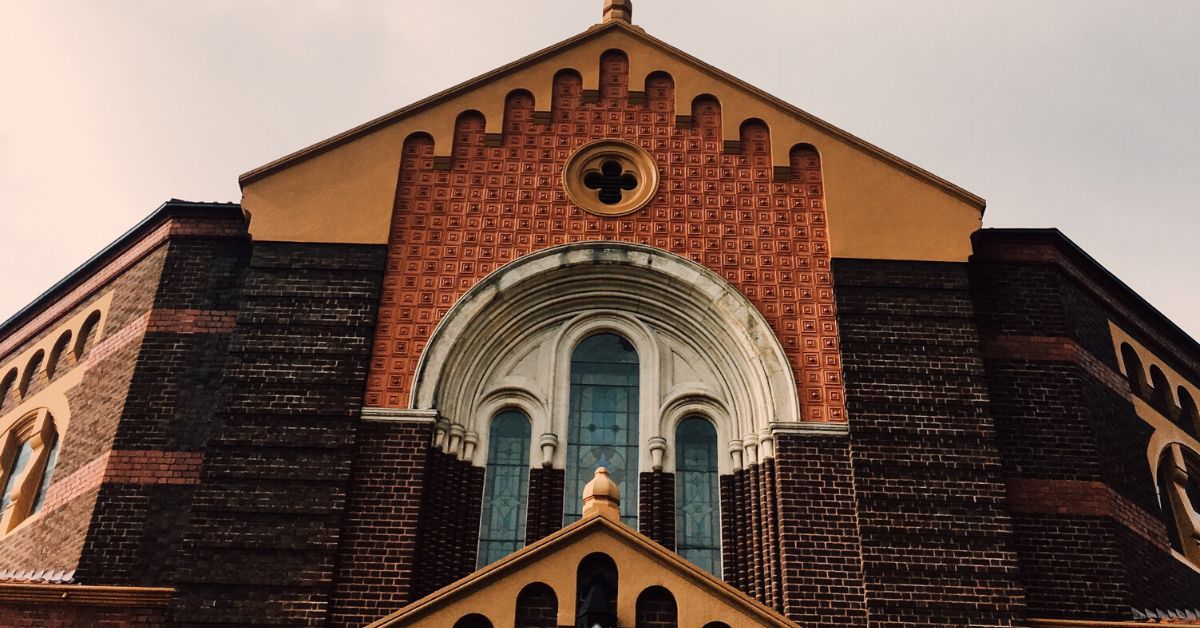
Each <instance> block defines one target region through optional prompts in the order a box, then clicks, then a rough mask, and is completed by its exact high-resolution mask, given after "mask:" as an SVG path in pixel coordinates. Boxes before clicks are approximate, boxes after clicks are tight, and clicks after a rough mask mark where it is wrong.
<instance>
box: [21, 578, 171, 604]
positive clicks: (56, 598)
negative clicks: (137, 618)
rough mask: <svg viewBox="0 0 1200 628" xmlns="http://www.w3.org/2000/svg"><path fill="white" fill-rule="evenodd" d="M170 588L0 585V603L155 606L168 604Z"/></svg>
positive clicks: (29, 584) (34, 584) (31, 584)
mask: <svg viewBox="0 0 1200 628" xmlns="http://www.w3.org/2000/svg"><path fill="white" fill-rule="evenodd" d="M174 593H175V589H173V588H170V587H115V586H88V585H81V584H36V583H24V582H0V603H8V604H46V605H71V606H123V607H130V606H133V607H143V608H144V607H159V606H166V605H167V604H168V603H169V602H170V601H171V596H172V595H173V594H174Z"/></svg>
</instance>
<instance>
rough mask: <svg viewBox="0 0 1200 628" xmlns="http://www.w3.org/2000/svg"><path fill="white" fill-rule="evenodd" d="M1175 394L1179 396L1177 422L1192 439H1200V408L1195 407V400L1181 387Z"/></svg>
mask: <svg viewBox="0 0 1200 628" xmlns="http://www.w3.org/2000/svg"><path fill="white" fill-rule="evenodd" d="M1176 392H1177V393H1178V395H1179V422H1180V423H1181V424H1182V425H1183V429H1184V431H1186V432H1187V433H1188V434H1191V435H1192V438H1200V408H1197V407H1196V400H1195V399H1193V398H1192V394H1191V393H1189V392H1188V390H1187V389H1186V388H1184V387H1183V386H1180V387H1179V388H1178V390H1177V391H1176Z"/></svg>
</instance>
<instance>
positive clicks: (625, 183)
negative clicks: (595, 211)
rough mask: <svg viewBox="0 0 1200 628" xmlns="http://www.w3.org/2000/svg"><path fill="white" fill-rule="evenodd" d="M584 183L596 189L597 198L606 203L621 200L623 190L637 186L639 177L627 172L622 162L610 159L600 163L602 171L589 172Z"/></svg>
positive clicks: (610, 203)
mask: <svg viewBox="0 0 1200 628" xmlns="http://www.w3.org/2000/svg"><path fill="white" fill-rule="evenodd" d="M583 184H584V185H586V186H587V187H589V188H591V189H593V190H596V198H598V199H600V202H601V203H604V204H605V205H616V204H617V203H620V202H621V190H633V189H635V188H637V177H635V176H633V175H632V174H629V173H628V172H625V169H624V168H622V167H621V164H620V162H618V161H616V160H614V159H610V160H608V161H606V162H604V163H603V164H601V165H600V172H589V173H588V174H587V175H586V176H584V177H583Z"/></svg>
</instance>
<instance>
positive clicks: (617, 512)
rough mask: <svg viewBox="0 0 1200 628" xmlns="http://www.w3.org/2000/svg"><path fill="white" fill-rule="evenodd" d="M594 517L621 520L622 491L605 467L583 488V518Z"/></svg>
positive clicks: (597, 470)
mask: <svg viewBox="0 0 1200 628" xmlns="http://www.w3.org/2000/svg"><path fill="white" fill-rule="evenodd" d="M592 515H600V516H601V517H604V518H605V519H608V520H610V521H620V520H621V489H620V487H618V486H617V483H616V482H613V481H612V478H610V477H608V469H605V468H604V467H600V468H599V469H596V476H595V477H593V478H592V481H591V482H588V483H587V485H586V486H584V487H583V516H584V518H585V519H586V518H587V517H590V516H592Z"/></svg>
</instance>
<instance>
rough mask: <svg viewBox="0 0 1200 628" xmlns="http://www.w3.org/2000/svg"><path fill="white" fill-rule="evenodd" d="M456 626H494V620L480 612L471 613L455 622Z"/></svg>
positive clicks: (484, 627) (455, 627)
mask: <svg viewBox="0 0 1200 628" xmlns="http://www.w3.org/2000/svg"><path fill="white" fill-rule="evenodd" d="M454 628H492V622H491V620H489V619H488V618H487V617H484V616H483V615H480V614H479V613H471V614H470V615H465V616H463V617H462V618H461V619H459V620H458V621H456V622H454Z"/></svg>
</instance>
